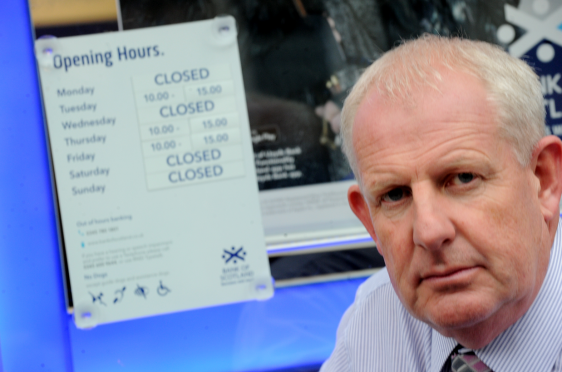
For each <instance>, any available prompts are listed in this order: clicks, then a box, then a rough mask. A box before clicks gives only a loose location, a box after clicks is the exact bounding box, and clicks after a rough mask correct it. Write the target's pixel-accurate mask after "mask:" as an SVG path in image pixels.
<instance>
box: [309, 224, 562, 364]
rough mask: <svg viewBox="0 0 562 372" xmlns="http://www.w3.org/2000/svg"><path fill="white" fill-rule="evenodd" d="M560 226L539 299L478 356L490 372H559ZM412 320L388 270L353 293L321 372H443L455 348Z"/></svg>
mask: <svg viewBox="0 0 562 372" xmlns="http://www.w3.org/2000/svg"><path fill="white" fill-rule="evenodd" d="M561 226H562V221H561V222H559V224H558V230H557V232H556V237H555V239H554V244H553V246H552V248H551V253H550V261H549V264H548V271H547V274H546V277H545V280H544V282H543V285H542V287H541V289H540V291H539V294H538V295H537V298H536V299H535V301H534V302H533V304H532V305H531V307H530V308H529V310H528V311H527V312H526V313H525V315H523V317H521V318H520V319H519V320H518V321H517V322H515V323H514V324H512V325H511V326H510V327H509V328H508V329H506V330H505V331H504V332H503V333H501V334H500V335H499V336H498V337H496V339H495V340H494V341H492V342H491V343H490V344H488V345H487V346H485V347H484V348H482V349H478V350H474V351H475V353H476V355H477V356H478V357H479V358H480V359H482V361H483V362H484V363H485V364H486V365H488V366H489V367H490V368H491V369H492V370H493V371H494V372H513V371H533V372H535V371H545V372H562V233H561V230H562V228H561ZM456 345H457V342H456V341H455V340H454V339H453V338H448V337H444V336H442V335H441V334H440V333H438V332H437V331H435V330H433V329H432V328H431V327H430V326H428V325H427V324H425V323H423V322H421V321H419V320H417V319H415V318H413V317H412V316H411V315H410V314H409V313H408V312H407V311H406V309H405V308H404V306H403V305H402V304H401V303H400V300H399V299H398V296H397V295H396V293H395V292H394V289H393V288H392V285H391V284H390V279H389V277H388V273H387V271H386V269H383V270H381V271H380V272H378V273H377V274H375V275H374V276H372V277H371V278H369V279H368V280H367V281H365V283H363V284H362V285H361V286H360V287H359V289H358V290H357V294H356V298H355V302H354V303H353V304H352V305H351V307H350V308H349V309H347V311H346V312H345V314H344V316H343V318H342V320H341V322H340V325H339V327H338V331H337V339H336V347H335V349H334V351H333V352H332V355H331V356H330V358H329V359H328V360H327V361H326V362H325V363H324V365H323V366H322V369H321V370H320V371H321V372H378V371H384V372H390V371H397V372H398V371H399V372H414V371H430V372H439V371H441V369H442V367H443V365H444V364H445V361H446V360H447V358H448V357H449V355H450V354H451V352H452V351H453V349H454V348H455V347H456Z"/></svg>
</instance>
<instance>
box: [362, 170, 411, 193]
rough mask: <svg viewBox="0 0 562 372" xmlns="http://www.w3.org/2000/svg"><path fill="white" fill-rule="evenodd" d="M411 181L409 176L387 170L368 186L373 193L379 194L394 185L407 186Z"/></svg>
mask: <svg viewBox="0 0 562 372" xmlns="http://www.w3.org/2000/svg"><path fill="white" fill-rule="evenodd" d="M409 183H410V179H409V177H406V176H402V175H400V174H399V173H398V174H397V173H389V172H385V173H384V175H382V177H380V178H376V179H375V180H374V182H373V183H372V184H370V185H368V186H367V187H366V189H367V190H368V191H369V193H371V194H377V193H379V192H381V191H383V190H387V189H389V188H390V187H392V186H396V187H399V186H406V185H407V184H409Z"/></svg>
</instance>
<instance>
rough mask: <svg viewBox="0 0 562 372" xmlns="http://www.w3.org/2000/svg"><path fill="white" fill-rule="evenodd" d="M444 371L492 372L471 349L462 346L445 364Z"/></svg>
mask: <svg viewBox="0 0 562 372" xmlns="http://www.w3.org/2000/svg"><path fill="white" fill-rule="evenodd" d="M442 371H452V372H492V370H491V369H490V368H489V367H488V366H487V365H485V364H484V362H483V361H481V360H480V358H478V357H477V356H476V355H475V354H474V352H473V351H472V350H470V349H465V348H464V347H462V346H461V345H459V346H457V347H456V348H455V350H453V352H452V353H451V358H450V359H449V360H448V361H447V363H445V366H444V368H443V370H442Z"/></svg>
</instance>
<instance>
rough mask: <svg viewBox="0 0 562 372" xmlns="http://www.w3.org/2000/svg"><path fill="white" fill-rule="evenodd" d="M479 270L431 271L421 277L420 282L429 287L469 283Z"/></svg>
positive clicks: (451, 269) (469, 268)
mask: <svg viewBox="0 0 562 372" xmlns="http://www.w3.org/2000/svg"><path fill="white" fill-rule="evenodd" d="M480 269H481V267H480V266H470V267H455V268H449V269H446V270H441V271H437V270H435V271H431V272H429V273H427V274H425V275H423V276H422V282H425V283H427V284H430V285H436V286H440V285H451V284H460V283H462V282H467V283H468V282H470V281H471V279H472V278H473V276H474V275H476V273H477V272H478V271H479V270H480Z"/></svg>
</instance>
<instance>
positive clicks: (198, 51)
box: [36, 17, 273, 328]
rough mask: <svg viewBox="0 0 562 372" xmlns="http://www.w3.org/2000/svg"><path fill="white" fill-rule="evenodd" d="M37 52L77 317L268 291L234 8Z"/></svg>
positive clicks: (125, 314)
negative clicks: (205, 17) (199, 18)
mask: <svg viewBox="0 0 562 372" xmlns="http://www.w3.org/2000/svg"><path fill="white" fill-rule="evenodd" d="M36 54H37V58H38V63H39V70H40V75H41V83H42V89H43V99H44V104H45V110H46V114H47V122H48V134H49V141H50V148H51V155H52V161H53V165H54V178H55V180H56V192H57V197H58V203H59V210H60V219H61V226H62V233H63V237H62V239H61V240H62V242H63V244H64V247H65V251H66V259H67V265H68V270H69V275H70V290H71V292H72V299H73V305H74V311H75V322H76V325H77V326H78V327H79V328H89V327H92V326H95V325H97V324H103V323H108V322H115V321H119V320H124V319H131V318H137V317H144V316H149V315H154V314H162V313H169V312H174V311H180V310H186V309H192V308H200V307H206V306H213V305H218V304H225V303H232V302H238V301H245V300H251V299H264V298H269V297H271V296H272V295H273V288H272V284H271V275H270V272H269V265H268V260H267V254H266V249H265V242H264V236H263V227H262V222H261V217H260V206H259V199H258V188H257V182H256V176H255V168H254V162H253V152H252V146H251V140H250V130H249V124H248V114H247V110H246V101H245V95H244V87H243V81H242V74H241V68H240V60H239V54H238V45H237V42H236V28H235V22H234V19H233V18H232V17H220V18H216V19H214V20H209V21H201V22H193V23H189V24H183V25H174V26H164V27H158V28H150V29H142V30H134V31H125V32H119V33H107V34H98V35H91V36H80V37H70V38H64V39H41V40H38V41H37V42H36Z"/></svg>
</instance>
